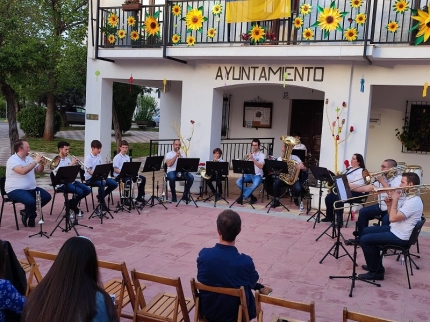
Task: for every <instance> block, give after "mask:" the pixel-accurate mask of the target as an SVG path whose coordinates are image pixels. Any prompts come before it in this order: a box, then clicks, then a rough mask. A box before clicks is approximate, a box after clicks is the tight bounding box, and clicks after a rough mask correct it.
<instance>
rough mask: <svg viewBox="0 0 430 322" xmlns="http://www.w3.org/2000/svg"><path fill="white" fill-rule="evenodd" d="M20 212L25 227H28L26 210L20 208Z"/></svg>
mask: <svg viewBox="0 0 430 322" xmlns="http://www.w3.org/2000/svg"><path fill="white" fill-rule="evenodd" d="M19 213H20V214H21V220H22V224H23V225H24V227H27V213H26V212H25V210H20V211H19Z"/></svg>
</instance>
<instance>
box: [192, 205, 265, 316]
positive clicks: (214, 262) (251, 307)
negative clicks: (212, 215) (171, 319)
mask: <svg viewBox="0 0 430 322" xmlns="http://www.w3.org/2000/svg"><path fill="white" fill-rule="evenodd" d="M241 224H242V222H241V219H240V216H239V215H238V213H237V212H235V211H233V210H224V211H223V212H221V213H220V214H219V215H218V218H217V229H218V236H219V243H217V244H216V245H215V247H213V248H203V249H202V250H201V251H200V253H199V257H198V258H197V280H198V281H199V282H201V283H203V284H206V285H209V286H219V287H230V288H239V287H241V286H243V287H244V289H245V295H246V304H247V306H248V312H249V319H250V320H251V319H254V318H255V317H256V309H255V298H254V294H253V293H252V291H251V290H259V291H260V293H261V294H265V295H269V294H270V293H271V292H272V289H271V288H270V287H267V286H263V285H261V284H259V283H257V281H258V273H257V271H256V270H255V266H254V262H253V261H252V258H251V257H250V256H248V255H245V254H240V253H239V252H238V250H237V248H236V247H235V243H236V236H237V235H239V233H240V231H241ZM200 300H201V307H202V313H203V316H204V317H205V318H206V319H207V320H208V321H222V322H230V321H231V322H233V321H237V308H238V305H239V300H238V299H237V300H235V301H233V300H232V298H231V297H230V296H227V295H223V294H216V293H210V292H203V291H202V292H201V295H200Z"/></svg>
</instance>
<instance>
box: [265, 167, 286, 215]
mask: <svg viewBox="0 0 430 322" xmlns="http://www.w3.org/2000/svg"><path fill="white" fill-rule="evenodd" d="M264 167H265V168H266V172H267V173H270V172H271V174H270V175H271V176H272V184H273V197H272V200H271V201H270V202H269V203H268V204H267V205H266V207H267V206H269V205H270V207H269V209H267V213H269V211H270V209H271V208H275V203H276V202H278V203H279V205H280V206H282V207H284V208H285V210H287V211H290V209H288V208H287V207H286V206H285V205H284V204H283V203H282V202H281V200H280V193H279V191H278V188H277V183H278V180H280V179H279V175H280V174H281V173H288V163H287V162H284V161H276V160H265V163H264Z"/></svg>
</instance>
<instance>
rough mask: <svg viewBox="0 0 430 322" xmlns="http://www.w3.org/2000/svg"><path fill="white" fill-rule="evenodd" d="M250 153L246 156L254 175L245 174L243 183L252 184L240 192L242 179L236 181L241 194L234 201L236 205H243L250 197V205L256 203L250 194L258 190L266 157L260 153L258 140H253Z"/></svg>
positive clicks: (255, 199)
mask: <svg viewBox="0 0 430 322" xmlns="http://www.w3.org/2000/svg"><path fill="white" fill-rule="evenodd" d="M251 147H252V150H251V153H249V154H248V156H247V159H248V160H249V161H252V162H254V171H255V174H245V176H244V180H243V183H244V184H245V183H249V182H252V185H251V186H250V187H246V186H245V185H244V186H243V191H242V177H240V178H239V179H237V181H236V185H237V186H238V187H239V189H240V190H241V194H240V195H239V198H237V199H236V202H237V203H238V204H241V205H242V204H243V200H244V199H247V198H248V197H250V199H251V200H250V201H249V203H250V204H254V203H256V202H257V198H256V197H255V196H254V195H253V194H252V193H253V192H254V190H255V189H257V188H258V186H259V185H260V184H261V182H262V181H263V167H264V159H265V158H266V156H265V155H264V153H263V152H261V151H260V140H259V139H253V140H252V143H251Z"/></svg>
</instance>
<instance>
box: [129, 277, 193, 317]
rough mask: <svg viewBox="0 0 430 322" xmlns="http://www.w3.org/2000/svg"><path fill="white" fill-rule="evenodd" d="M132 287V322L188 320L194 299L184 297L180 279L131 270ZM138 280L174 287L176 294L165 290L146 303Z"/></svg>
mask: <svg viewBox="0 0 430 322" xmlns="http://www.w3.org/2000/svg"><path fill="white" fill-rule="evenodd" d="M131 278H132V280H133V284H134V288H135V290H136V301H135V305H134V310H133V322H135V321H145V322H146V321H164V322H168V321H172V322H179V321H185V322H190V317H189V312H190V311H191V310H192V308H193V307H194V301H193V300H192V299H190V298H185V297H184V292H183V290H182V284H181V279H180V278H179V277H177V278H169V277H162V276H157V275H152V274H147V273H141V272H137V271H136V270H135V269H133V270H132V271H131ZM140 280H143V281H148V282H153V283H157V284H162V285H168V286H171V287H174V288H175V289H176V294H169V293H166V292H160V293H158V294H157V295H156V296H155V297H154V298H152V299H151V300H150V301H149V302H148V303H147V301H146V300H145V297H144V295H143V290H144V289H145V288H146V286H145V285H143V286H141V284H140Z"/></svg>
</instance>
